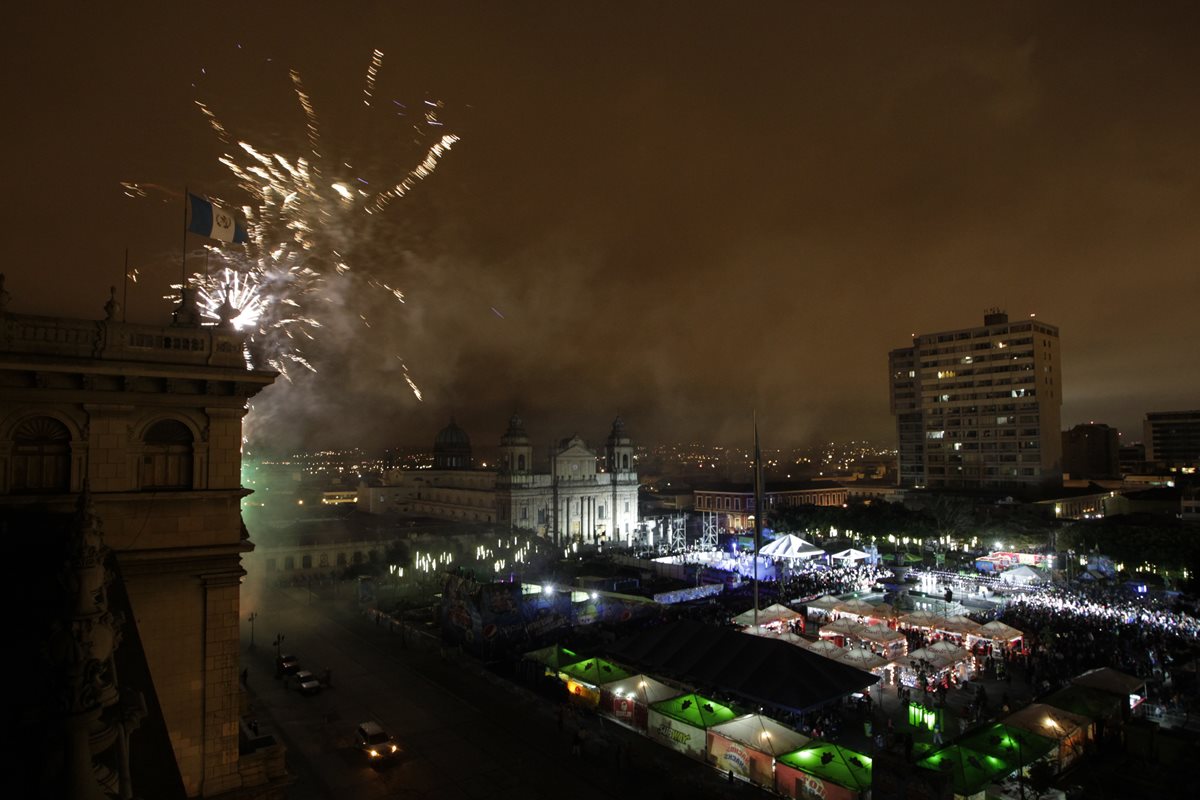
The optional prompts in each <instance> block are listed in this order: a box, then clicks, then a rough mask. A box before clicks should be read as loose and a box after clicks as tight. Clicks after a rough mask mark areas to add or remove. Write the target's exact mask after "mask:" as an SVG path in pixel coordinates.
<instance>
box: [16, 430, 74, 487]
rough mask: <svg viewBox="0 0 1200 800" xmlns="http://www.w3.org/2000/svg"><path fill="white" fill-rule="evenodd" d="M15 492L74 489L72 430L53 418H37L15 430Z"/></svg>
mask: <svg viewBox="0 0 1200 800" xmlns="http://www.w3.org/2000/svg"><path fill="white" fill-rule="evenodd" d="M12 463H13V472H12V489H13V491H14V492H69V491H70V490H71V432H70V431H69V430H67V426H66V425H63V424H62V423H61V422H59V421H58V420H56V419H54V418H52V417H34V418H33V419H27V420H25V421H24V422H22V423H21V425H20V426H19V427H18V428H17V430H16V431H15V432H14V433H13V459H12Z"/></svg>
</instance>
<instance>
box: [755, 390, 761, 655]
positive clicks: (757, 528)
mask: <svg viewBox="0 0 1200 800" xmlns="http://www.w3.org/2000/svg"><path fill="white" fill-rule="evenodd" d="M762 502H763V498H762V450H761V449H760V448H759V446H758V412H757V411H755V412H754V629H755V630H756V631H757V630H758V551H759V550H761V549H762V516H763V507H762Z"/></svg>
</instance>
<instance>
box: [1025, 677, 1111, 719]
mask: <svg viewBox="0 0 1200 800" xmlns="http://www.w3.org/2000/svg"><path fill="white" fill-rule="evenodd" d="M1043 702H1044V703H1046V705H1049V706H1054V707H1055V708H1061V709H1063V710H1065V711H1070V712H1073V713H1075V714H1081V715H1083V716H1085V717H1087V718H1088V719H1091V720H1097V721H1099V720H1103V719H1108V718H1109V717H1113V716H1115V715H1117V714H1120V713H1121V709H1122V708H1123V707H1124V706H1125V705H1127V701H1126V700H1123V699H1122V698H1121V697H1119V696H1117V695H1115V694H1110V693H1109V692H1104V691H1101V690H1099V689H1092V688H1090V687H1087V686H1077V685H1072V686H1068V687H1066V688H1065V689H1059V690H1058V691H1057V692H1055V693H1054V694H1052V695H1050V696H1049V697H1046V698H1043Z"/></svg>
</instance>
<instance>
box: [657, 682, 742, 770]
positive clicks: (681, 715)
mask: <svg viewBox="0 0 1200 800" xmlns="http://www.w3.org/2000/svg"><path fill="white" fill-rule="evenodd" d="M736 716H737V714H736V713H735V712H734V710H733V709H732V708H730V707H729V706H725V705H721V704H720V703H718V702H716V701H714V700H709V699H708V698H706V697H701V696H700V695H698V694H684V695H680V696H679V697H672V698H671V699H669V700H660V701H659V702H657V703H651V704H650V708H649V711H648V713H647V715H646V731H647V733H648V734H649V735H650V738H651V739H653V740H655V741H656V742H659V743H660V744H664V745H666V746H667V747H670V748H671V749H672V750H678V751H679V752H681V753H684V754H685V755H689V756H691V757H692V758H696V759H700V760H701V761H703V760H704V759H705V758H706V757H707V754H708V729H709V728H711V727H712V726H713V725H719V724H720V723H722V722H728V721H729V720H731V719H733V718H734V717H736Z"/></svg>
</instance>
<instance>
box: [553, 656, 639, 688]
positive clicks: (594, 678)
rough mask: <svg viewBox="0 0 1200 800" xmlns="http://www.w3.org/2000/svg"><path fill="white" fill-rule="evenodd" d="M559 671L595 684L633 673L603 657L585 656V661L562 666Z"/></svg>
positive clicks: (626, 676)
mask: <svg viewBox="0 0 1200 800" xmlns="http://www.w3.org/2000/svg"><path fill="white" fill-rule="evenodd" d="M559 672H561V673H563V674H564V675H567V676H568V677H571V678H574V679H575V680H577V681H586V682H588V683H591V684H593V685H595V686H600V685H601V684H605V683H611V682H613V681H619V680H621V679H622V678H628V677H629V676H630V675H632V674H633V673H631V672H630V671H629V670H626V669H621V668H620V667H618V666H617V665H616V664H614V663H612V662H611V661H605V660H604V659H603V658H585V659H584V660H583V661H578V662H576V663H574V664H568V665H567V666H565V667H562V668H561V669H559Z"/></svg>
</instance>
